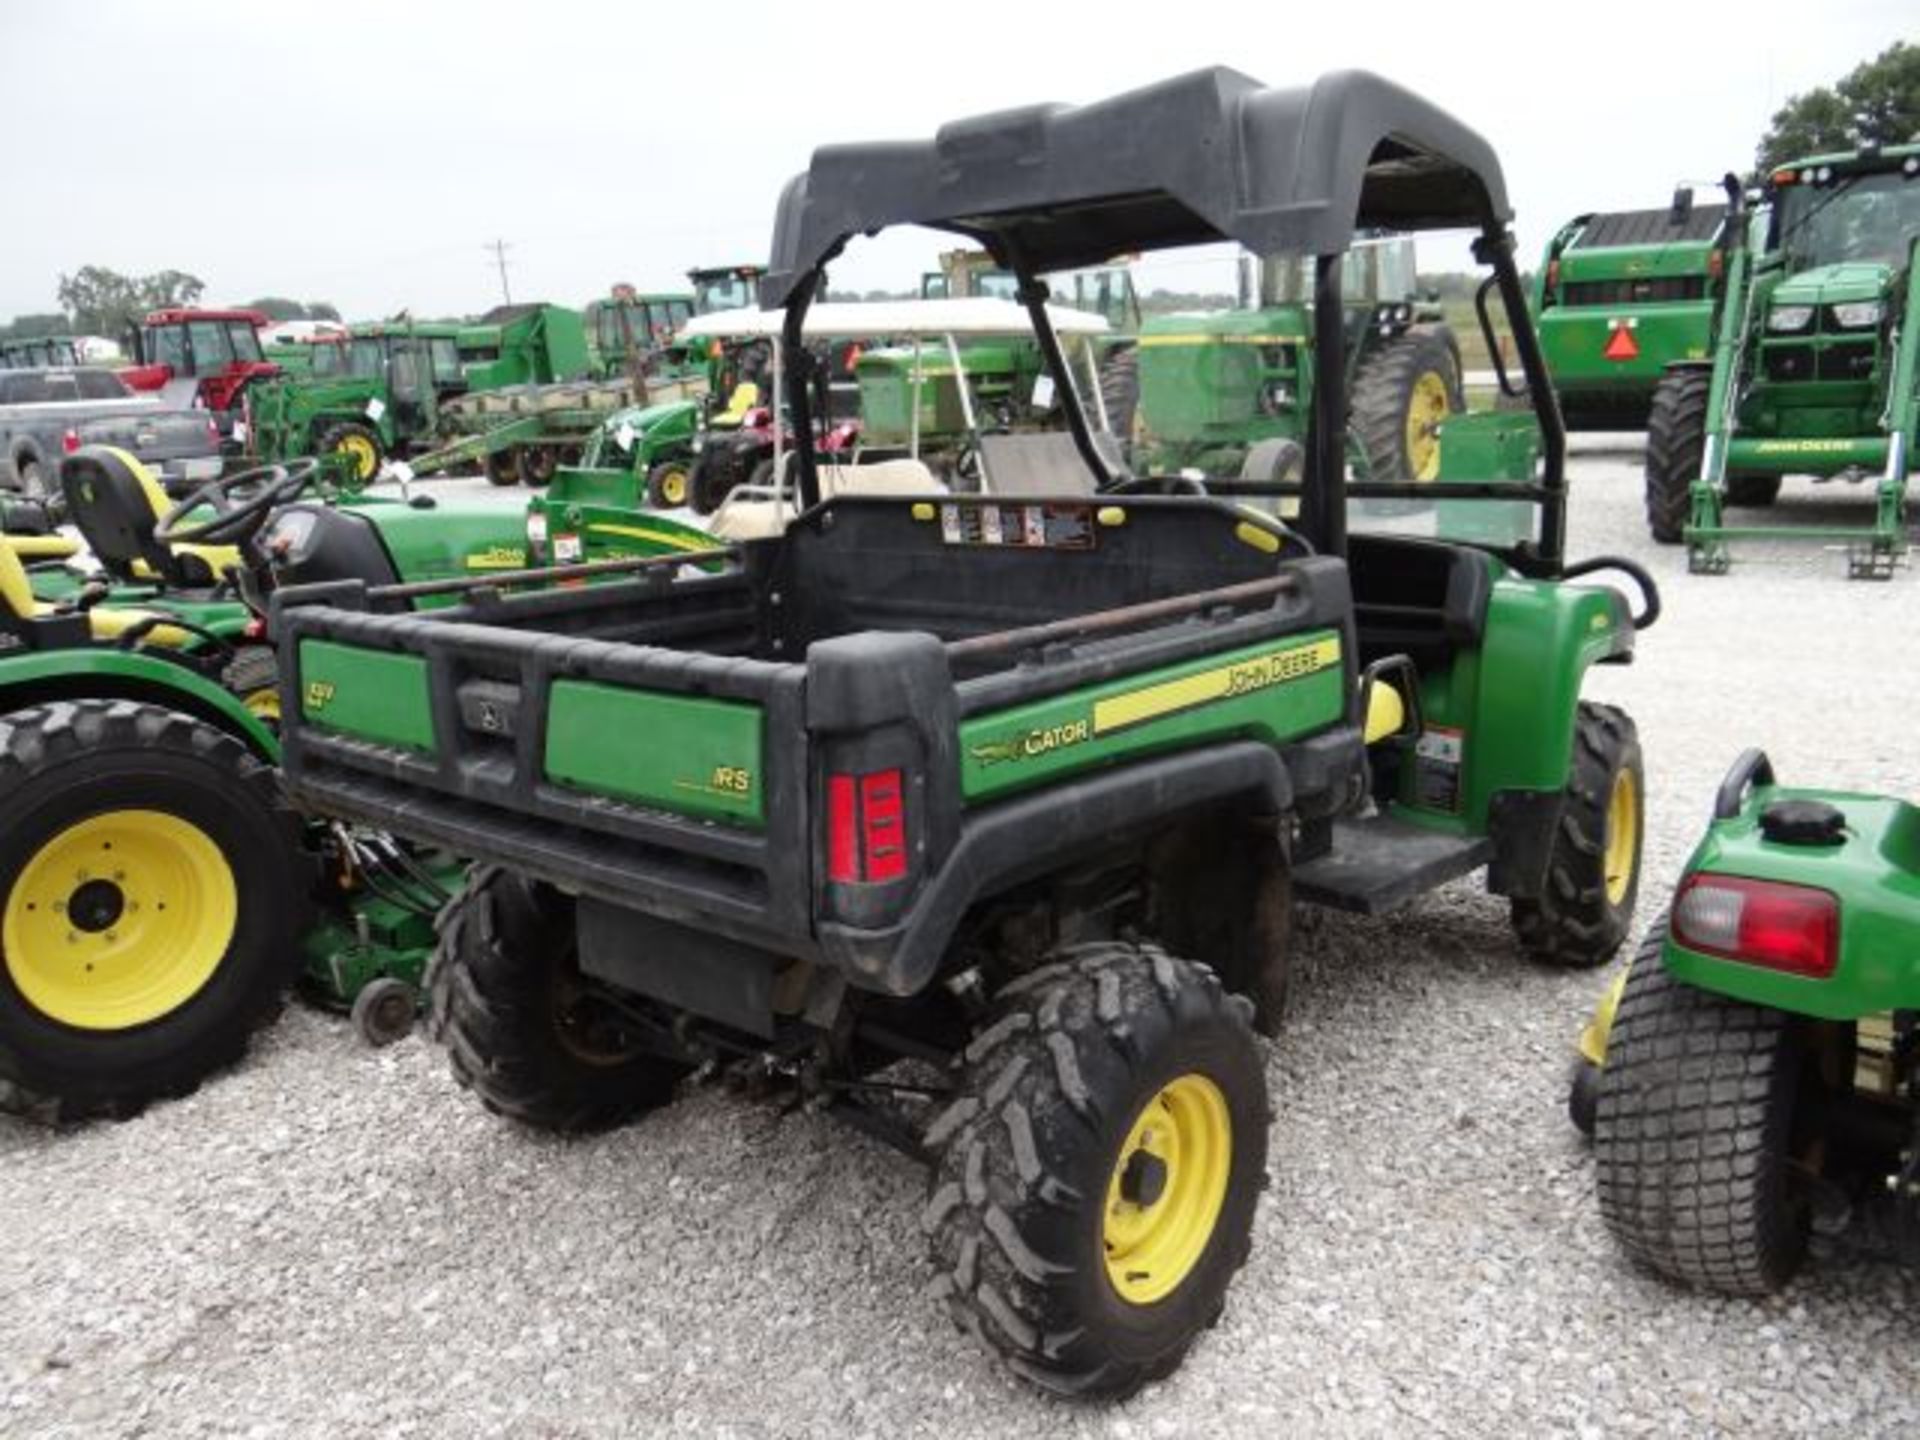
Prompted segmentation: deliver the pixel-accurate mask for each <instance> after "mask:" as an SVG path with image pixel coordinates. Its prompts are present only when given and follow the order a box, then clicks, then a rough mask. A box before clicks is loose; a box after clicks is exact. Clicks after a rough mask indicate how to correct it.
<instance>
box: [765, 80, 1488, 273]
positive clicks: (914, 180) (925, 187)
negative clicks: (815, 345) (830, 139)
mask: <svg viewBox="0 0 1920 1440" xmlns="http://www.w3.org/2000/svg"><path fill="white" fill-rule="evenodd" d="M1511 216H1512V211H1511V209H1510V207H1509V206H1508V204H1507V193H1506V185H1505V182H1504V181H1503V179H1502V178H1501V174H1500V162H1499V160H1498V159H1496V158H1495V156H1494V153H1493V148H1492V147H1491V146H1490V145H1488V144H1487V142H1486V141H1485V140H1484V139H1482V138H1481V137H1480V136H1479V134H1477V133H1476V132H1475V131H1473V130H1472V129H1470V128H1468V127H1467V126H1465V125H1463V124H1461V123H1460V122H1459V121H1458V120H1456V119H1454V118H1453V117H1452V116H1451V115H1449V114H1447V113H1446V112H1445V111H1444V110H1441V109H1440V108H1439V107H1437V106H1435V105H1433V104H1431V103H1429V102H1428V101H1425V100H1422V99H1421V98H1420V97H1419V96H1417V95H1415V94H1413V93H1412V92H1411V91H1409V90H1404V89H1402V88H1401V87H1400V86H1398V85H1395V84H1394V83H1393V82H1391V81H1389V80H1383V79H1381V78H1380V77H1379V76H1377V75H1372V74H1369V73H1367V72H1365V71H1360V70H1347V71H1340V72H1336V73H1334V74H1330V75H1326V76H1323V77H1321V78H1320V79H1319V80H1317V81H1315V82H1314V83H1313V84H1312V85H1309V86H1303V87H1299V88H1295V89H1268V88H1266V87H1265V86H1262V85H1260V84H1259V83H1258V82H1256V81H1254V80H1251V79H1249V78H1248V77H1246V76H1245V75H1242V74H1240V73H1239V72H1237V71H1234V70H1228V69H1225V68H1222V67H1216V68H1214V69H1210V70H1196V71H1193V72H1192V73H1190V74H1186V75H1181V76H1176V77H1175V78H1173V79H1170V80H1163V81H1160V82H1158V83H1156V84H1153V85H1148V86H1145V87H1143V88H1141V89H1138V90H1130V91H1127V92H1126V93H1124V94H1121V95H1116V96H1114V97H1112V98H1111V99H1107V100H1101V101H1096V102H1094V103H1092V104H1088V105H1035V106H1028V107H1026V108H1023V109H1018V110H1002V111H998V112H995V113H993V114H988V115H979V116H975V117H973V118H971V119H967V120H955V121H952V122H950V123H948V124H946V125H943V126H941V127H940V129H939V131H938V132H937V133H936V134H935V135H934V137H933V139H931V140H922V141H888V142H879V143H872V144H860V145H828V146H823V147H821V148H820V149H818V150H816V151H815V152H814V155H813V163H812V164H811V165H810V166H809V167H808V169H807V170H806V172H805V173H804V174H801V175H798V176H795V177H794V179H792V180H791V181H789V182H788V184H787V187H786V189H785V191H784V192H783V193H782V194H781V197H780V208H779V211H778V214H777V215H776V216H775V219H774V230H773V263H772V266H771V268H770V270H769V273H768V275H767V277H766V278H765V280H763V281H762V283H761V300H762V302H763V303H764V304H766V305H769V306H777V305H784V304H785V303H786V301H787V299H788V296H789V295H790V294H791V293H792V291H793V289H794V286H795V285H796V284H797V283H798V281H799V278H800V276H801V275H802V274H803V273H804V272H806V271H808V270H810V269H812V268H813V267H815V266H817V265H819V264H820V263H821V262H822V261H824V260H825V259H826V258H827V257H828V256H830V255H831V254H832V253H833V251H834V250H835V248H836V247H837V246H838V245H840V243H841V242H842V241H844V240H845V239H847V238H848V237H850V236H852V235H857V234H860V233H863V232H866V231H872V230H879V229H883V228H885V227H887V226H892V225H925V226H930V227H932V228H935V229H942V230H951V231H954V232H956V233H958V234H961V235H965V236H968V237H970V238H971V239H973V240H975V241H977V242H979V243H980V244H982V245H984V246H985V247H986V248H987V249H988V250H989V251H991V252H993V254H994V255H995V257H996V258H998V259H999V260H1000V261H1002V263H1011V261H1012V258H1013V253H1014V252H1017V253H1018V254H1019V256H1020V257H1021V259H1022V260H1024V261H1025V262H1026V263H1027V264H1028V265H1030V266H1031V267H1032V268H1033V269H1034V270H1035V271H1044V270H1058V269H1069V268H1072V267H1075V266H1080V265H1091V264H1097V263H1099V262H1101V261H1103V260H1107V259H1110V258H1112V257H1113V256H1115V255H1119V254H1124V253H1128V252H1131V251H1139V250H1156V249H1166V248H1169V247H1173V246H1179V245H1190V244H1204V243H1207V242H1210V241H1218V240H1231V241H1236V242H1238V243H1239V244H1241V245H1244V246H1245V247H1246V248H1247V249H1249V250H1252V251H1254V252H1255V253H1256V254H1263V255H1264V254H1274V253H1279V252H1295V253H1302V254H1332V253H1334V252H1336V251H1340V250H1344V249H1346V248H1347V246H1348V245H1349V244H1350V243H1351V242H1352V240H1353V237H1354V232H1355V231H1356V230H1357V229H1375V228H1378V229H1389V230H1424V229H1449V228H1456V227H1461V226H1475V227H1477V226H1480V225H1481V224H1483V223H1484V222H1486V221H1487V220H1489V219H1491V220H1493V221H1494V222H1496V223H1501V224H1504V223H1505V222H1506V221H1508V220H1509V219H1510V218H1511Z"/></svg>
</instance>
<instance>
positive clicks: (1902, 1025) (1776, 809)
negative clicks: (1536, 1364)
mask: <svg viewBox="0 0 1920 1440" xmlns="http://www.w3.org/2000/svg"><path fill="white" fill-rule="evenodd" d="M1917 1042H1920V809H1916V808H1915V807H1914V806H1912V805H1910V804H1907V803H1905V802H1904V801H1900V800H1895V799H1891V798H1887V797H1884V796H1878V795H1852V794H1840V793H1836V792H1833V791H1829V790H1817V789H1796V788H1792V787H1789V786H1784V785H1780V784H1777V783H1776V782H1775V779H1774V774H1773V767H1772V766H1771V765H1770V764H1769V763H1768V761H1767V758H1766V756H1765V755H1764V754H1762V753H1761V752H1760V751H1758V750H1749V751H1747V752H1746V753H1745V754H1744V755H1742V756H1741V757H1740V759H1739V761H1738V762H1737V763H1736V764H1735V765H1734V767H1733V769H1732V771H1730V772H1729V774H1728V775H1727V778H1726V780H1725V781H1724V782H1723V783H1722V785H1721V786H1720V791H1719V794H1718V796H1717V797H1716V799H1715V802H1714V813H1713V821H1712V824H1711V825H1710V826H1709V827H1708V829H1707V833H1706V835H1705V837H1703V838H1702V840H1701V842H1700V844H1699V846H1698V847H1697V848H1696V849H1695V850H1694V852H1693V856H1692V858H1691V859H1690V860H1689V861H1688V862H1687V868H1686V873H1685V875H1684V876H1683V877H1682V879H1681V882H1680V885H1679V887H1678V889H1677V890H1676V891H1675V894H1674V900H1673V905H1672V908H1671V911H1670V913H1669V914H1668V916H1667V917H1666V918H1665V919H1663V920H1662V921H1661V922H1660V923H1659V924H1658V925H1656V926H1655V927H1654V928H1653V929H1652V930H1651V931H1650V932H1649V933H1648V935H1647V938H1646V941H1645V943H1644V944H1642V945H1641V947H1640V949H1639V952H1638V953H1637V954H1636V955H1635V956H1634V957H1633V963H1632V965H1631V966H1630V967H1629V969H1628V971H1627V973H1626V974H1625V976H1624V977H1622V980H1621V981H1620V982H1619V983H1618V984H1616V985H1615V986H1614V987H1613V989H1612V990H1611V991H1610V992H1609V994H1608V998H1607V1001H1606V1003H1605V1004H1604V1005H1603V1006H1602V1009H1601V1013H1600V1015H1599V1016H1598V1017H1597V1018H1596V1021H1595V1023H1594V1024H1593V1025H1590V1026H1589V1027H1588V1033H1587V1035H1586V1037H1584V1039H1583V1045H1582V1049H1583V1052H1584V1058H1583V1061H1582V1070H1581V1074H1580V1076H1579V1078H1578V1079H1577V1080H1576V1085H1575V1097H1576V1098H1575V1106H1574V1109H1575V1118H1576V1120H1580V1121H1584V1122H1585V1124H1586V1126H1587V1127H1588V1128H1590V1129H1591V1131H1592V1133H1593V1137H1594V1142H1595V1161H1596V1165H1595V1168H1596V1172H1597V1177H1598V1181H1599V1188H1600V1213H1601V1214H1602V1215H1603V1216H1604V1217H1605V1219H1606V1222H1607V1226H1608V1228H1609V1229H1610V1230H1612V1232H1613V1234H1614V1238H1615V1239H1616V1240H1618V1241H1619V1243H1620V1245H1621V1248H1622V1249H1624V1250H1625V1251H1626V1253H1627V1254H1628V1255H1629V1256H1631V1257H1632V1258H1633V1259H1635V1260H1637V1261H1639V1262H1640V1263H1642V1264H1644V1265H1646V1266H1648V1267H1650V1268H1651V1269H1654V1270H1657V1271H1659V1272H1660V1273H1662V1274H1664V1275H1667V1276H1669V1277H1671V1278H1673V1279H1675V1280H1680V1281H1684V1282H1685V1283H1687V1284H1690V1285H1695V1286H1699V1287H1701V1288H1703V1289H1709V1290H1719V1291H1724V1292H1728V1293H1731V1294H1738V1295H1752V1294H1764V1293H1766V1292H1768V1291H1771V1290H1777V1289H1779V1288H1780V1287H1781V1286H1782V1285H1784V1284H1785V1283H1786V1282H1787V1280H1788V1279H1789V1278H1790V1277H1791V1276H1792V1275H1793V1273H1794V1271H1795V1270H1796V1269H1797V1268H1798V1267H1799V1265H1800V1263H1801V1261H1802V1260H1803V1258H1804V1257H1805V1255H1806V1251H1807V1241H1808V1236H1809V1233H1810V1230H1811V1228H1812V1221H1813V1219H1814V1217H1815V1216H1816V1215H1817V1214H1821V1213H1824V1214H1826V1215H1828V1216H1830V1217H1831V1216H1834V1215H1836V1214H1839V1215H1844V1214H1846V1213H1847V1212H1849V1211H1853V1210H1865V1211H1868V1212H1869V1213H1872V1212H1877V1211H1883V1210H1889V1209H1890V1210H1891V1212H1892V1219H1893V1222H1894V1223H1893V1226H1892V1229H1893V1232H1894V1234H1895V1235H1896V1236H1898V1237H1900V1240H1901V1242H1902V1243H1901V1245H1900V1248H1901V1249H1903V1250H1904V1251H1905V1252H1906V1254H1907V1256H1908V1257H1909V1258H1910V1259H1916V1260H1920V1043H1917ZM1583 1091H1584V1099H1583V1098H1582V1092H1583Z"/></svg>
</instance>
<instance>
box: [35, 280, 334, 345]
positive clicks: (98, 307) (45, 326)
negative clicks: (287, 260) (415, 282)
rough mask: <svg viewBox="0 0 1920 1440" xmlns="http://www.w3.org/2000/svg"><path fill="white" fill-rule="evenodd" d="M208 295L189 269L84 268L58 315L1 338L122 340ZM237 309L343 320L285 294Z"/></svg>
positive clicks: (323, 305) (61, 298)
mask: <svg viewBox="0 0 1920 1440" xmlns="http://www.w3.org/2000/svg"><path fill="white" fill-rule="evenodd" d="M206 292H207V286H206V282H205V281H204V280H202V279H201V278H200V277H199V276H198V275H193V274H190V273H188V272H187V271H185V270H156V271H154V272H153V273H151V274H148V275H123V274H121V273H120V272H119V271H117V270H112V269H109V268H108V267H107V266H105V265H82V266H81V267H80V268H79V269H78V270H76V271H74V272H73V273H72V274H71V275H66V274H63V275H61V277H60V283H59V285H58V286H57V287H56V288H55V292H54V294H55V299H56V300H58V302H59V305H60V308H59V309H58V310H54V311H46V312H43V313H40V314H33V315H20V316H17V317H15V318H14V320H13V321H12V323H10V324H7V325H0V339H13V340H29V339H33V338H35V337H36V336H41V335H101V336H104V337H106V338H107V339H109V340H118V339H119V338H120V337H121V336H122V335H124V334H126V333H127V331H129V330H131V329H133V328H134V327H135V326H136V325H138V324H139V323H140V319H141V317H142V316H144V315H145V314H146V313H147V312H148V311H150V310H165V309H170V308H172V307H175V306H185V305H198V304H199V303H200V302H201V299H202V297H204V296H205V294H206ZM236 308H239V309H242V310H260V311H263V312H265V314H266V315H267V316H268V317H269V318H270V319H273V320H276V321H278V320H335V321H337V320H339V319H340V311H339V310H338V309H337V308H336V307H335V306H333V305H331V304H329V303H328V302H326V301H324V300H316V301H305V302H302V301H299V300H289V299H287V298H286V297H285V296H280V295H263V296H261V297H260V298H259V299H257V300H249V301H247V302H246V303H245V304H244V305H241V306H238V307H236Z"/></svg>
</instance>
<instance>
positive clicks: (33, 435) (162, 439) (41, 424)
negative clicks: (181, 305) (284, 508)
mask: <svg viewBox="0 0 1920 1440" xmlns="http://www.w3.org/2000/svg"><path fill="white" fill-rule="evenodd" d="M82 445H113V446H117V447H119V448H120V449H122V450H127V451H130V452H131V453H132V454H134V455H135V456H137V457H138V458H139V459H140V460H141V461H143V462H144V463H145V464H146V466H147V468H148V469H150V470H152V471H153V472H154V474H155V475H156V476H158V477H159V479H160V482H161V484H163V485H165V486H166V487H167V488H168V490H169V491H181V490H184V489H186V488H189V487H190V486H192V485H197V484H199V483H201V482H203V481H206V480H210V479H212V478H213V477H214V476H216V475H218V474H219V473H220V465H221V461H220V436H219V432H218V431H217V430H216V429H215V428H214V425H213V421H212V419H211V417H209V416H208V414H207V413H206V412H205V411H203V410H171V409H168V408H166V407H165V406H163V405H162V404H161V403H160V402H159V401H158V400H156V399H154V398H152V397H147V396H140V395H136V394H134V393H133V391H132V390H130V389H128V388H127V385H126V382H125V381H123V380H121V379H120V377H119V376H117V375H115V374H114V373H113V372H112V371H111V370H106V369H97V368H91V367H80V368H73V369H64V368H63V369H53V368H43V369H34V370H9V371H5V372H0V488H5V489H10V490H16V491H19V492H20V493H21V494H23V495H25V496H27V497H29V498H39V497H42V496H44V495H46V494H48V493H49V492H50V491H51V490H52V489H53V488H54V485H55V480H56V477H57V475H58V472H59V468H60V459H61V457H62V456H63V455H70V454H72V453H73V452H74V451H75V450H78V449H79V448H80V447H81V446H82Z"/></svg>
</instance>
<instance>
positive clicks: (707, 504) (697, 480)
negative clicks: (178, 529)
mask: <svg viewBox="0 0 1920 1440" xmlns="http://www.w3.org/2000/svg"><path fill="white" fill-rule="evenodd" d="M764 463H766V465H767V474H769V475H771V474H772V473H773V466H772V462H771V461H767V462H764ZM733 473H734V472H733V467H732V465H731V464H728V463H724V462H723V463H719V464H711V463H708V457H706V456H704V455H703V456H701V457H700V459H699V460H696V461H695V462H694V466H693V496H692V499H693V513H694V514H696V515H711V514H713V512H714V511H716V510H718V509H719V508H720V506H721V505H722V503H724V502H725V500H726V498H727V492H728V491H730V490H732V489H733V484H734V482H733V481H732V480H731V479H730V478H729V477H730V476H731V475H732V474H733ZM754 473H755V474H758V473H759V469H758V467H757V466H756V467H755V471H754Z"/></svg>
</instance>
